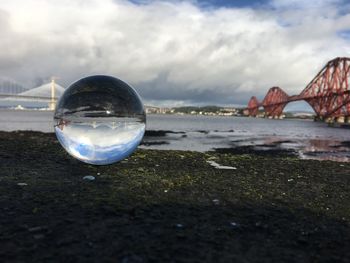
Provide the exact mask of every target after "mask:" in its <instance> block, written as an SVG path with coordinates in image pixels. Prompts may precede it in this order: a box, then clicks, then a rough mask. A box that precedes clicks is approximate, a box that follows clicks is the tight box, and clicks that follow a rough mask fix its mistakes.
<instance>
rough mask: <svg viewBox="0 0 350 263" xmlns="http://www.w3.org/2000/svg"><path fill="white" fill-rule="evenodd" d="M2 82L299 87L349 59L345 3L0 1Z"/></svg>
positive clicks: (238, 99)
mask: <svg viewBox="0 0 350 263" xmlns="http://www.w3.org/2000/svg"><path fill="white" fill-rule="evenodd" d="M0 35H1V41H0V78H7V79H8V78H10V79H13V80H16V81H17V82H19V83H21V84H23V85H24V86H26V87H33V86H35V85H36V84H38V83H40V82H41V81H46V80H47V79H49V78H50V76H57V77H59V80H58V83H59V84H61V85H62V86H68V85H69V84H70V83H71V82H73V81H75V80H77V79H79V78H81V77H84V76H87V75H91V74H108V75H113V76H116V77H118V78H120V79H122V80H124V81H126V82H128V83H130V84H131V85H133V86H134V87H135V88H136V90H137V91H138V92H139V93H140V95H141V96H142V98H143V99H144V101H145V102H146V103H148V104H154V105H189V104H199V105H204V104H211V105H212V104H220V105H240V104H242V105H244V104H246V103H247V101H248V100H249V98H250V97H251V96H252V95H256V96H257V97H258V98H260V99H262V98H263V97H264V95H265V93H266V91H267V90H268V89H269V88H270V87H272V86H280V87H281V88H283V89H284V90H286V92H287V93H288V94H297V93H299V92H300V91H301V90H302V89H303V88H304V87H305V86H306V85H307V83H308V82H310V81H311V80H312V78H313V77H314V76H315V75H316V73H317V72H318V71H319V70H320V69H321V68H322V67H323V66H324V64H325V63H326V62H327V61H328V60H330V59H333V58H335V57H339V56H341V57H343V56H350V2H349V1H348V0H323V1H322V0H308V1H306V0H305V1H304V0H253V1H244V0H238V1H225V0H208V1H195V0H194V1H177V0H169V1H153V0H132V1H126V0H60V1H55V0H11V1H9V0H0Z"/></svg>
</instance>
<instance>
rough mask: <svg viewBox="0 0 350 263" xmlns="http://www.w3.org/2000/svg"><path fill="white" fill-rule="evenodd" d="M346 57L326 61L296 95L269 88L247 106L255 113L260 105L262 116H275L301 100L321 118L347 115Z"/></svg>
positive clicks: (348, 74)
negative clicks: (260, 97) (261, 96)
mask: <svg viewBox="0 0 350 263" xmlns="http://www.w3.org/2000/svg"><path fill="white" fill-rule="evenodd" d="M349 79H350V58H335V59H333V60H331V61H329V62H328V63H327V64H326V65H325V66H324V67H323V69H322V70H321V71H320V72H319V73H318V74H317V75H316V77H315V78H314V79H313V80H312V81H311V82H310V83H309V84H308V85H307V86H306V87H305V89H304V90H303V91H302V92H301V93H300V94H299V95H293V96H288V94H287V93H286V92H284V91H283V90H282V89H281V88H280V87H272V88H270V89H269V91H268V92H267V94H266V96H265V98H264V99H263V101H262V102H259V101H258V99H257V98H256V97H255V96H253V97H252V98H251V99H250V101H249V103H248V107H247V111H248V115H249V116H256V115H257V114H258V110H259V108H260V107H263V108H264V111H265V116H266V117H273V118H278V117H280V116H281V115H282V112H283V109H284V107H285V106H286V105H287V104H288V103H289V102H292V101H299V100H304V101H306V102H307V103H308V104H310V106H311V107H312V108H313V110H314V111H315V113H316V117H317V118H319V119H322V120H327V119H335V118H338V117H342V118H344V117H350V89H349Z"/></svg>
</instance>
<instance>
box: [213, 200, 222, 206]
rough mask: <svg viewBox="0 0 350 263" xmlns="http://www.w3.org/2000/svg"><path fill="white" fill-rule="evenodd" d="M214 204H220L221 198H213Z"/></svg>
mask: <svg viewBox="0 0 350 263" xmlns="http://www.w3.org/2000/svg"><path fill="white" fill-rule="evenodd" d="M212 202H213V204H214V205H219V204H220V200H219V199H213V200H212Z"/></svg>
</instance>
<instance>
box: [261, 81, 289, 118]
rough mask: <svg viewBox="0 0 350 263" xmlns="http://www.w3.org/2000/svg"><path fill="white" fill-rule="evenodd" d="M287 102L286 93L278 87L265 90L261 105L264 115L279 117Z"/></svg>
mask: <svg viewBox="0 0 350 263" xmlns="http://www.w3.org/2000/svg"><path fill="white" fill-rule="evenodd" d="M287 103H288V95H287V93H285V92H284V91H283V90H282V89H281V88H280V87H272V88H270V89H269V91H268V92H267V94H266V96H265V98H264V100H263V101H262V105H263V107H264V109H265V116H266V117H273V118H279V117H280V116H281V115H282V112H283V109H284V107H285V106H286V104H287Z"/></svg>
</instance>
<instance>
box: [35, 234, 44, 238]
mask: <svg viewBox="0 0 350 263" xmlns="http://www.w3.org/2000/svg"><path fill="white" fill-rule="evenodd" d="M33 237H34V239H43V238H44V237H45V235H43V234H37V235H34V236H33Z"/></svg>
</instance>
